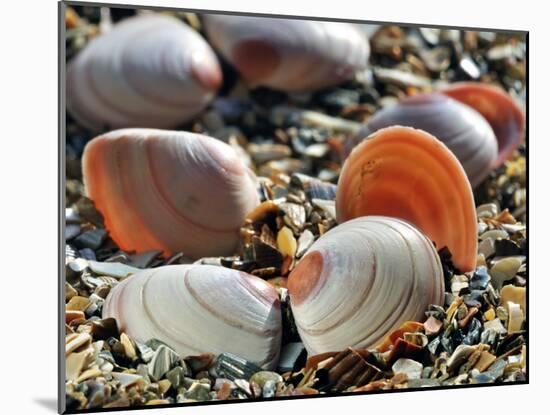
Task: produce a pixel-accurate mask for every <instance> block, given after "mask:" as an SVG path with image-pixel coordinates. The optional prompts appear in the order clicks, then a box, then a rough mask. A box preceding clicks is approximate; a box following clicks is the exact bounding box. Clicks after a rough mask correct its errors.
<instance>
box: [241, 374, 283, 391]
mask: <svg viewBox="0 0 550 415" xmlns="http://www.w3.org/2000/svg"><path fill="white" fill-rule="evenodd" d="M267 381H273V382H275V383H280V382H282V381H283V377H282V376H281V375H279V374H278V373H276V372H269V371H267V370H262V371H261V372H257V373H254V374H253V375H252V377H251V378H250V380H249V382H250V383H252V382H254V383H256V384H258V385H259V386H260V388H263V386H264V385H265V383H266V382H267Z"/></svg>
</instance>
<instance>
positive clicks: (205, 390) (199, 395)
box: [184, 382, 210, 401]
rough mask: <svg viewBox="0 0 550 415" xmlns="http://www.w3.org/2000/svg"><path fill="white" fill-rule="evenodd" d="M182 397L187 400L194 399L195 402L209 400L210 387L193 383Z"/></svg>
mask: <svg viewBox="0 0 550 415" xmlns="http://www.w3.org/2000/svg"><path fill="white" fill-rule="evenodd" d="M184 396H185V398H187V399H194V400H196V401H206V400H209V399H210V386H209V385H207V384H205V383H201V382H193V384H192V385H191V387H190V388H189V389H188V390H187V392H185V393H184Z"/></svg>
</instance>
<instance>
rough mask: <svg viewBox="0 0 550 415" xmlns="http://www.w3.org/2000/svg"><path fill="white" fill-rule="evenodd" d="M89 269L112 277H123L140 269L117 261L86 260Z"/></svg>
mask: <svg viewBox="0 0 550 415" xmlns="http://www.w3.org/2000/svg"><path fill="white" fill-rule="evenodd" d="M88 263H89V266H90V269H91V270H92V271H93V272H94V273H95V274H98V275H107V276H109V277H114V278H124V277H127V276H128V275H131V274H135V273H136V272H139V271H141V270H140V269H139V268H135V267H131V266H129V265H125V264H121V263H118V262H98V261H88Z"/></svg>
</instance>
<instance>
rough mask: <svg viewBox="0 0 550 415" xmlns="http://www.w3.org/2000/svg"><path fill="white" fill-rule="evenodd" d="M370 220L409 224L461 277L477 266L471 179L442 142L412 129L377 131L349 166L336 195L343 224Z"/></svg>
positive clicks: (361, 145)
mask: <svg viewBox="0 0 550 415" xmlns="http://www.w3.org/2000/svg"><path fill="white" fill-rule="evenodd" d="M366 215H384V216H391V217H397V218H402V219H405V220H407V221H409V222H411V223H413V224H414V225H416V226H417V227H418V228H419V229H420V230H421V231H422V232H424V233H425V234H426V235H427V236H428V237H429V238H430V239H431V240H432V241H434V242H435V245H436V247H437V249H438V250H439V249H442V248H443V247H445V246H446V247H447V248H448V249H449V251H450V252H451V254H452V258H451V260H452V262H453V264H454V265H455V266H456V267H457V268H458V269H459V270H461V271H462V272H467V271H471V270H472V269H473V268H474V267H475V263H476V255H477V220H476V210H475V205H474V198H473V194H472V190H471V188H470V184H469V182H468V178H467V177H466V174H465V172H464V169H463V168H462V166H461V165H460V163H459V162H458V160H457V159H456V157H455V156H454V155H453V153H451V152H450V151H449V149H447V147H445V145H444V144H442V143H441V142H440V141H439V140H438V139H437V138H435V137H434V136H432V135H430V134H428V133H426V132H425V131H422V130H415V129H413V128H410V127H400V126H396V127H389V128H384V129H381V130H378V131H377V132H376V133H374V134H372V135H371V136H369V137H368V138H367V139H366V140H364V141H363V142H362V143H360V144H359V145H358V146H357V147H355V148H354V150H353V151H352V152H351V154H350V156H349V157H348V159H347V160H346V161H345V163H344V165H343V167H342V172H341V174H340V179H339V181H338V189H337V193H336V216H337V221H338V222H340V223H341V222H344V221H346V220H349V219H352V218H356V217H358V216H366Z"/></svg>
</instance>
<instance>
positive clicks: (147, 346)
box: [59, 1, 529, 413]
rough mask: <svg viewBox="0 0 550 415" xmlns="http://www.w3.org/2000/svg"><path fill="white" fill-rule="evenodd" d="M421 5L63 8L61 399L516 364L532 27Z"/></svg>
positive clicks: (407, 384)
mask: <svg viewBox="0 0 550 415" xmlns="http://www.w3.org/2000/svg"><path fill="white" fill-rule="evenodd" d="M184 3H185V2H182V6H185V4H184ZM419 23H420V24H401V23H376V22H361V21H357V20H354V21H349V22H348V21H333V20H331V19H328V18H327V19H323V18H322V17H318V18H315V19H313V18H308V17H294V16H290V15H289V16H255V15H253V14H247V13H246V11H243V12H242V13H238V14H233V13H232V14H229V13H224V12H223V11H196V10H186V9H168V8H159V7H154V4H151V7H146V6H139V7H138V6H116V7H115V6H111V5H108V4H105V5H98V4H96V3H93V4H91V5H89V4H86V3H85V2H70V1H68V2H62V3H61V6H60V22H59V24H60V26H61V27H60V42H61V43H60V48H61V54H60V56H61V60H60V74H61V83H60V88H61V99H60V101H61V107H60V117H61V119H62V122H61V126H60V130H61V131H60V136H61V137H60V140H61V143H60V148H61V151H62V152H63V153H62V155H61V156H62V157H61V159H62V160H64V163H63V165H62V166H61V172H62V173H61V175H62V177H61V184H60V185H61V186H62V188H61V195H62V197H63V199H64V200H63V204H62V208H63V209H64V210H65V214H64V220H62V221H61V222H62V224H61V226H62V229H61V235H62V237H61V249H62V252H61V255H62V256H64V263H63V264H61V271H62V272H61V276H60V278H61V281H60V299H61V301H64V303H62V304H60V308H61V315H60V337H61V338H60V342H61V344H60V351H59V353H60V358H61V362H60V363H61V370H60V375H61V379H59V382H60V397H59V399H60V411H61V412H65V413H77V412H89V411H94V412H95V411H102V410H112V409H113V408H118V409H120V410H124V409H133V408H137V407H144V406H146V407H148V408H156V407H167V406H168V407H172V406H181V407H186V406H192V405H205V404H222V405H223V404H224V403H227V402H228V401H235V400H239V401H243V402H247V401H258V400H261V401H270V400H282V399H300V398H320V399H322V397H323V396H345V395H356V394H363V395H366V396H365V397H364V399H366V400H368V399H369V398H368V395H369V394H371V393H373V392H377V393H378V392H388V393H391V392H399V391H404V390H410V389H413V390H421V389H422V390H426V389H443V388H462V387H464V386H471V385H477V386H484V385H489V384H501V385H504V384H522V383H527V382H528V364H527V351H528V348H527V338H528V324H527V319H528V307H527V303H528V301H527V298H528V296H527V290H528V286H529V277H528V272H527V269H528V266H527V263H528V247H527V219H528V218H527V216H528V210H527V179H526V176H527V167H528V163H527V131H526V124H527V108H526V102H527V98H526V97H527V93H528V91H527V73H526V65H527V56H528V54H527V52H528V51H527V40H528V39H527V32H518V31H507V30H505V29H498V30H493V29H476V28H453V27H426V26H423V25H422V24H421V22H419ZM63 187H64V188H63ZM60 214H62V212H60ZM63 344H64V350H63ZM428 393H430V392H428ZM182 410H183V409H182ZM187 411H189V409H188V410H187Z"/></svg>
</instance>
